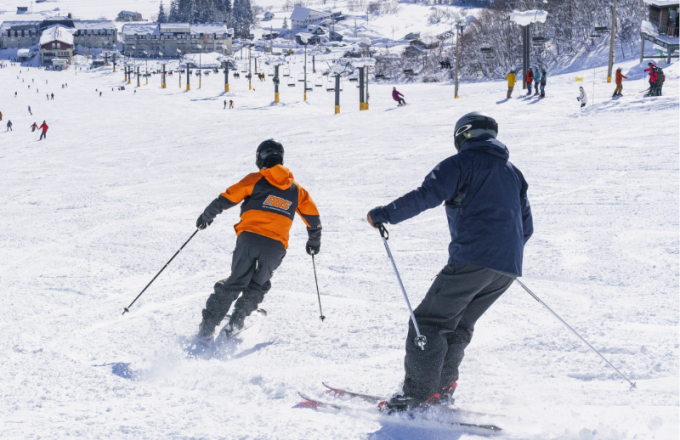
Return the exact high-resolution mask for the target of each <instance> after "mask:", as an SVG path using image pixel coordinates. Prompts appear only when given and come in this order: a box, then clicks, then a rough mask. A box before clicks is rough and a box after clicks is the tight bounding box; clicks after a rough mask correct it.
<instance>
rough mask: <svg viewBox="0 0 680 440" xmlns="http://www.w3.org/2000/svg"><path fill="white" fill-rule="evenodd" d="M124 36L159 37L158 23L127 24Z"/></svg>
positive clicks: (123, 31)
mask: <svg viewBox="0 0 680 440" xmlns="http://www.w3.org/2000/svg"><path fill="white" fill-rule="evenodd" d="M121 33H122V34H123V35H158V23H125V24H124V25H123V30H122V31H121Z"/></svg>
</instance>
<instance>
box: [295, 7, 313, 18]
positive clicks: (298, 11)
mask: <svg viewBox="0 0 680 440" xmlns="http://www.w3.org/2000/svg"><path fill="white" fill-rule="evenodd" d="M310 11H311V9H309V8H302V7H300V6H296V7H295V8H294V9H293V12H292V13H291V14H290V19H291V20H299V21H305V20H306V19H307V16H308V15H309V12H310Z"/></svg>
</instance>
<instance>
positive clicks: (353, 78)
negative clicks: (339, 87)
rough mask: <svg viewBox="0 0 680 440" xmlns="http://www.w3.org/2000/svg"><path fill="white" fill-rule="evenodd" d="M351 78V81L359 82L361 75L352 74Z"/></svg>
mask: <svg viewBox="0 0 680 440" xmlns="http://www.w3.org/2000/svg"><path fill="white" fill-rule="evenodd" d="M349 80H350V82H357V81H359V75H356V76H350V77H349Z"/></svg>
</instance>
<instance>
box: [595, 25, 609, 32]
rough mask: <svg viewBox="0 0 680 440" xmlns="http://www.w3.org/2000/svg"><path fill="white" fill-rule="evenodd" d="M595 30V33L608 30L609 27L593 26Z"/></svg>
mask: <svg viewBox="0 0 680 440" xmlns="http://www.w3.org/2000/svg"><path fill="white" fill-rule="evenodd" d="M595 32H596V33H598V34H599V33H601V32H609V27H608V26H595Z"/></svg>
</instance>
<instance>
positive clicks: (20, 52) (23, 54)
mask: <svg viewBox="0 0 680 440" xmlns="http://www.w3.org/2000/svg"><path fill="white" fill-rule="evenodd" d="M30 55H31V49H19V50H18V51H17V56H20V57H27V56H30Z"/></svg>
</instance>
